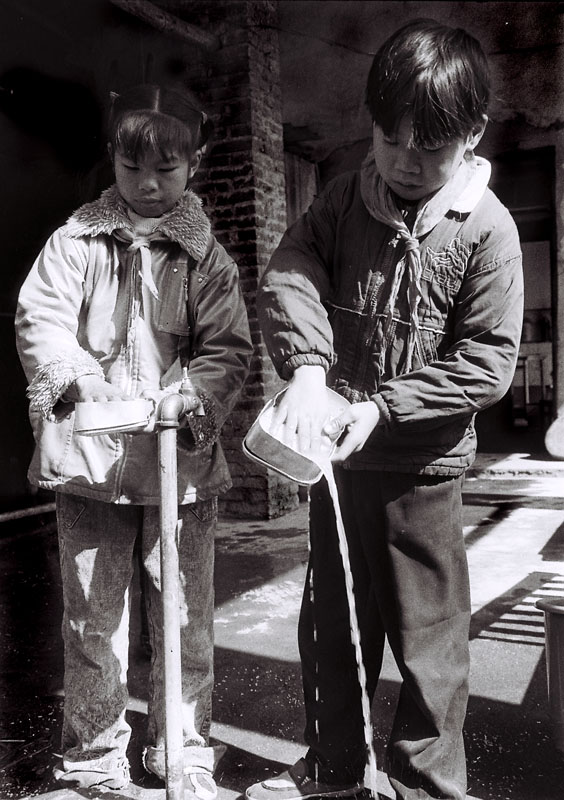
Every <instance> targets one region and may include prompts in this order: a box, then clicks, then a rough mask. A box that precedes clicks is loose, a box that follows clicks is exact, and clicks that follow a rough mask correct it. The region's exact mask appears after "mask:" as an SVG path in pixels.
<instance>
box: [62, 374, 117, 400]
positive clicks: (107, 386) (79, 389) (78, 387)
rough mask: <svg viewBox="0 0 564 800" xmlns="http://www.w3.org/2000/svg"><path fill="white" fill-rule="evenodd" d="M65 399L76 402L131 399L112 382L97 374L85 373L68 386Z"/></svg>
mask: <svg viewBox="0 0 564 800" xmlns="http://www.w3.org/2000/svg"><path fill="white" fill-rule="evenodd" d="M64 397H65V400H70V401H71V402H75V403H86V402H97V403H107V402H109V401H111V400H127V399H129V398H128V397H127V396H126V395H125V394H124V393H123V392H122V391H120V390H119V389H118V388H117V387H116V386H112V384H111V383H108V382H107V381H104V380H102V379H101V378H98V377H97V376H96V375H83V376H82V377H81V378H77V379H76V380H75V382H74V383H71V385H70V386H68V387H67V389H66V391H65V394H64Z"/></svg>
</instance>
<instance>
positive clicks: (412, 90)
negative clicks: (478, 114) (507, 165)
mask: <svg viewBox="0 0 564 800" xmlns="http://www.w3.org/2000/svg"><path fill="white" fill-rule="evenodd" d="M452 89H453V87H452V86H451V85H448V81H444V80H441V79H440V78H438V79H437V77H436V76H433V75H432V74H431V75H428V76H422V77H421V78H420V80H418V81H417V83H415V85H414V84H413V83H411V84H409V83H408V82H407V81H406V82H405V83H404V84H403V85H400V82H399V81H396V82H394V83H393V84H392V83H390V84H389V85H388V86H385V87H384V86H383V87H381V94H380V96H379V98H378V101H379V102H378V103H377V104H373V106H372V108H371V111H372V114H373V119H374V122H375V123H376V124H377V125H379V126H380V127H381V128H382V130H383V132H384V135H385V136H389V137H393V136H394V134H395V132H396V131H397V129H398V127H399V125H400V122H401V120H402V119H403V117H404V116H405V115H406V114H409V116H410V117H411V120H412V144H413V147H415V148H417V149H422V150H423V149H435V148H438V147H442V146H443V145H445V144H448V143H449V142H451V141H453V140H454V139H456V138H458V137H462V138H463V137H465V136H466V135H467V134H468V132H469V130H470V128H471V121H470V119H469V116H468V113H467V111H466V109H464V108H463V107H462V104H461V102H460V100H458V99H457V98H456V93H455V92H453V91H452Z"/></svg>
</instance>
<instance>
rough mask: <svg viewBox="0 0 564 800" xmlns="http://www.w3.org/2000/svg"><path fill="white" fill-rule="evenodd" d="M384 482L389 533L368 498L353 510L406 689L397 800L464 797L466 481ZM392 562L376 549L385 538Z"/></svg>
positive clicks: (394, 772)
mask: <svg viewBox="0 0 564 800" xmlns="http://www.w3.org/2000/svg"><path fill="white" fill-rule="evenodd" d="M377 475H378V478H377V479H378V483H379V494H380V498H381V499H380V502H381V505H382V508H383V509H384V510H385V528H384V530H383V531H374V530H373V529H372V530H371V527H370V526H371V520H372V517H373V509H372V508H371V505H370V503H368V504H367V503H363V502H362V497H363V496H367V495H368V494H369V493H370V490H371V492H372V494H374V480H373V478H372V477H371V476H369V475H368V476H367V475H366V473H359V474H358V478H357V481H356V482H355V487H356V492H357V497H356V503H355V508H356V509H358V512H359V513H360V514H362V516H363V518H362V519H360V526H361V528H362V530H363V531H364V542H365V552H366V553H367V557H368V561H369V563H370V565H371V570H372V575H373V586H374V591H375V594H376V596H377V598H378V603H379V607H380V615H381V617H382V619H383V621H384V626H385V629H386V633H387V636H388V639H389V642H390V646H391V648H392V650H393V653H394V656H395V659H396V662H397V664H398V667H399V669H400V672H401V674H402V678H403V683H402V687H401V691H400V697H399V703H398V707H397V712H396V716H395V721H394V725H393V729H392V732H391V736H390V742H389V747H388V752H387V771H388V774H389V778H390V782H391V783H392V785H393V787H394V789H395V790H396V792H397V796H398V798H400V800H422V799H423V798H445V799H448V800H462V798H464V797H465V796H466V761H465V754H464V744H463V738H462V728H463V724H464V718H465V714H466V705H467V699H468V673H469V647H468V628H469V621H470V593H469V579H468V566H467V559H466V552H465V548H464V540H463V535H462V498H461V483H462V478H454V479H442V478H426V477H423V476H421V477H417V476H412V475H399V474H386V473H380V474H377ZM382 535H383V536H384V540H385V552H384V553H383V551H382V548H381V547H380V546H379V545H378V544H377V543H378V542H379V540H380V537H381V536H382Z"/></svg>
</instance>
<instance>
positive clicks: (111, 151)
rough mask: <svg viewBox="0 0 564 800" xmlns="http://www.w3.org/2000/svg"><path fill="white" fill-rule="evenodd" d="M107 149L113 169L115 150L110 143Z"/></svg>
mask: <svg viewBox="0 0 564 800" xmlns="http://www.w3.org/2000/svg"><path fill="white" fill-rule="evenodd" d="M106 149H107V151H108V156H109V158H110V163H111V165H112V167H113V166H114V149H113V147H112V145H111V144H110V142H108V144H107V145H106Z"/></svg>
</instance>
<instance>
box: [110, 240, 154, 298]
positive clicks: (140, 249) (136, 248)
mask: <svg viewBox="0 0 564 800" xmlns="http://www.w3.org/2000/svg"><path fill="white" fill-rule="evenodd" d="M118 238H119V239H121V240H122V241H124V242H127V243H128V248H127V250H128V252H129V253H133V254H134V255H135V254H136V255H137V256H138V258H139V270H138V274H139V277H140V278H141V282H142V284H143V285H144V286H146V287H147V289H148V290H149V292H150V293H151V294H152V295H153V297H154V298H155V300H158V299H159V290H158V289H157V287H156V284H155V281H154V280H153V261H152V258H151V249H150V248H151V242H154V241H157V240H158V239H163V238H164V237H163V236H162V235H158V234H138V233H135V232H134V231H130V230H128V229H127V228H122V229H120V231H119V234H118Z"/></svg>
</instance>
